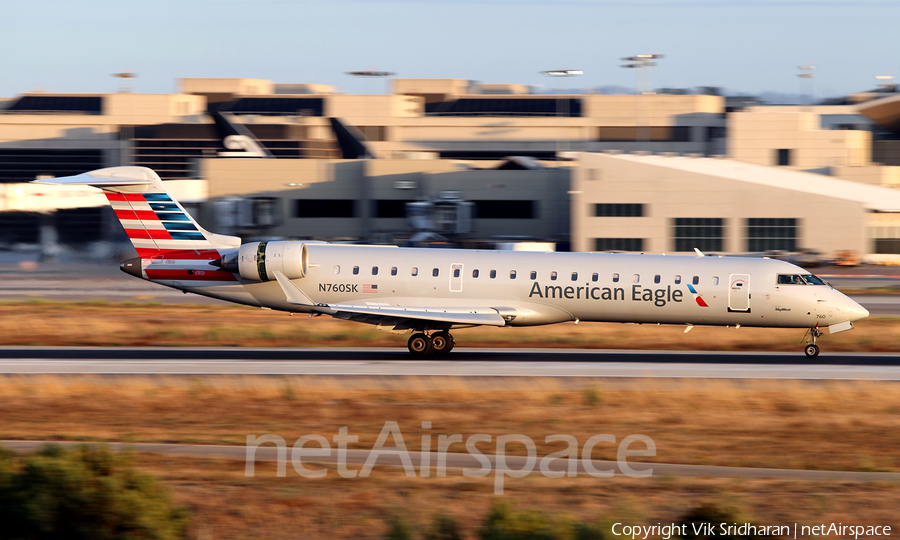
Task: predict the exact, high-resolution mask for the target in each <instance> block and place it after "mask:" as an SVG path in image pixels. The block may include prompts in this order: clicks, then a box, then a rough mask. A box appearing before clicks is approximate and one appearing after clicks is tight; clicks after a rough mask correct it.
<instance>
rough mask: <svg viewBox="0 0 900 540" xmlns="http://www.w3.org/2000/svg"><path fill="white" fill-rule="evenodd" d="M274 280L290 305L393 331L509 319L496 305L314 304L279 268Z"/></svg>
mask: <svg viewBox="0 0 900 540" xmlns="http://www.w3.org/2000/svg"><path fill="white" fill-rule="evenodd" d="M275 279H276V280H277V281H278V284H279V285H280V286H281V289H282V291H284V295H285V298H286V299H287V301H288V303H289V304H294V305H298V306H308V307H312V308H313V311H314V312H316V313H322V314H325V315H331V316H333V317H337V318H338V319H345V320H352V321H359V322H367V323H370V324H377V325H379V326H383V327H387V326H390V327H391V328H393V329H394V330H405V329H407V328H410V325H409V322H411V321H430V322H436V323H444V324H472V325H488V326H505V325H506V319H504V317H503V315H501V314H500V312H499V311H498V310H496V309H494V308H490V307H478V308H422V307H403V306H369V305H346V304H315V303H313V302H312V300H310V298H309V297H308V296H306V294H304V293H303V291H301V290H300V288H299V287H297V286H296V285H294V284H293V283H292V282H291V280H290V279H288V278H287V276H285V275H284V274H283V273H281V272H278V271H276V272H275Z"/></svg>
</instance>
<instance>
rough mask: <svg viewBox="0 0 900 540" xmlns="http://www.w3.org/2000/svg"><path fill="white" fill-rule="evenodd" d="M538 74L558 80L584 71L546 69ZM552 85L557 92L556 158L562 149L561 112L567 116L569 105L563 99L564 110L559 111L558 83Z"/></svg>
mask: <svg viewBox="0 0 900 540" xmlns="http://www.w3.org/2000/svg"><path fill="white" fill-rule="evenodd" d="M540 74H541V75H546V76H547V77H552V78H554V79H556V80H559V79H562V78H566V77H577V76H578V75H584V71H582V70H580V69H548V70H546V71H541V72H540ZM554 87H555V88H556V93H557V96H556V117H557V121H558V126H557V128H558V131H557V138H556V154H557V155H556V158H557V159H559V153H560V152H562V151H563V148H562V145H563V140H562V139H563V128H562V126H563V122H564V120H563V119H562V117H563V113H564V114H565V115H566V116H568V114H569V106H568V101H564V102H565V103H566V107H565V111H562V112H561V111H560V107H559V106H560V97H559V92H560V88H559V85H554Z"/></svg>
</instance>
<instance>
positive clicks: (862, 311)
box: [847, 298, 869, 322]
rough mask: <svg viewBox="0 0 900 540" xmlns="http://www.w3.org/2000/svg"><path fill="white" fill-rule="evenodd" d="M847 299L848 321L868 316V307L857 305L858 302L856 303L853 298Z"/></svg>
mask: <svg viewBox="0 0 900 540" xmlns="http://www.w3.org/2000/svg"><path fill="white" fill-rule="evenodd" d="M848 300H849V302H848V303H847V304H848V305H847V311H849V312H850V322H853V321H858V320H860V319H865V318H866V317H868V316H869V310H868V309H866V308H864V307H862V306H861V305H859V303H857V302H856V301H855V300H851V299H849V298H848Z"/></svg>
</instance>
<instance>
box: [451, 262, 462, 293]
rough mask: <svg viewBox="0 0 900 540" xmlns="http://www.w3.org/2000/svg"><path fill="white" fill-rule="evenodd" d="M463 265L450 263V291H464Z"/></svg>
mask: <svg viewBox="0 0 900 540" xmlns="http://www.w3.org/2000/svg"><path fill="white" fill-rule="evenodd" d="M462 280H463V265H461V264H458V263H457V264H451V265H450V292H462Z"/></svg>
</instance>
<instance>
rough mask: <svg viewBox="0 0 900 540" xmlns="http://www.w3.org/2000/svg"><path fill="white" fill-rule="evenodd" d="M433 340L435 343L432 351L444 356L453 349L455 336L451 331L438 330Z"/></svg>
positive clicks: (433, 335)
mask: <svg viewBox="0 0 900 540" xmlns="http://www.w3.org/2000/svg"><path fill="white" fill-rule="evenodd" d="M431 341H432V343H433V344H434V349H433V350H432V351H431V352H433V353H434V354H436V355H438V356H444V355H446V354H449V353H450V351H452V350H453V345H455V343H454V342H453V336H451V335H450V333H449V332H437V333H436V334H432V336H431Z"/></svg>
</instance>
